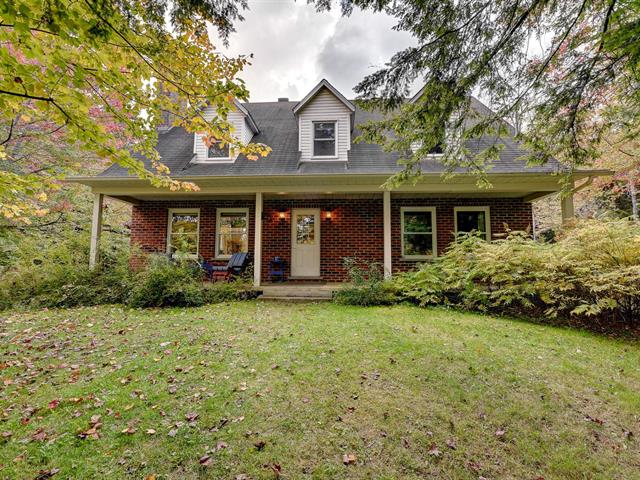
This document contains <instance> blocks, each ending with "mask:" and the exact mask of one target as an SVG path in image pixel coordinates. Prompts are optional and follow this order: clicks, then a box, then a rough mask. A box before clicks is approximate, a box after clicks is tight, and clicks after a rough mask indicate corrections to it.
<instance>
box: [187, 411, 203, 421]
mask: <svg viewBox="0 0 640 480" xmlns="http://www.w3.org/2000/svg"><path fill="white" fill-rule="evenodd" d="M198 416H199V415H198V414H197V413H196V412H187V413H185V414H184V418H186V419H187V421H188V422H195V421H196V420H197V419H198Z"/></svg>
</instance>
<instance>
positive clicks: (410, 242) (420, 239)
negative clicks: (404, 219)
mask: <svg viewBox="0 0 640 480" xmlns="http://www.w3.org/2000/svg"><path fill="white" fill-rule="evenodd" d="M403 255H406V256H418V255H424V256H430V255H433V235H430V234H416V233H413V234H412V233H409V234H405V236H404V252H403Z"/></svg>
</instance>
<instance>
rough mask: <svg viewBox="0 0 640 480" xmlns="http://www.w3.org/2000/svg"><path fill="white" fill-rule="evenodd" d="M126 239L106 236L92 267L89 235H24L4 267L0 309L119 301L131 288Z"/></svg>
mask: <svg viewBox="0 0 640 480" xmlns="http://www.w3.org/2000/svg"><path fill="white" fill-rule="evenodd" d="M128 259H129V248H128V239H126V238H124V239H121V238H109V239H105V241H103V245H102V250H101V263H100V264H99V265H98V266H97V268H96V269H95V270H90V269H89V266H88V265H89V237H88V235H86V234H77V233H76V232H70V233H69V234H68V235H67V236H65V237H62V238H55V239H41V238H37V237H24V238H23V239H22V240H21V242H20V244H19V248H15V249H13V251H12V263H11V264H9V265H5V266H3V267H2V270H1V272H0V274H1V275H0V309H6V308H11V307H19V306H25V307H73V306H77V305H98V304H103V303H121V302H122V301H123V300H124V299H125V297H126V294H127V292H128V289H129V283H130V280H131V274H130V272H129V265H128Z"/></svg>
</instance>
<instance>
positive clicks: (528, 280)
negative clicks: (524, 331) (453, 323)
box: [394, 220, 640, 322]
mask: <svg viewBox="0 0 640 480" xmlns="http://www.w3.org/2000/svg"><path fill="white" fill-rule="evenodd" d="M394 283H395V286H396V288H397V291H398V297H399V298H400V299H406V300H410V301H413V302H416V303H419V304H421V305H427V304H444V303H448V304H452V305H457V306H460V307H463V308H468V309H473V310H480V311H495V312H501V313H509V314H519V315H523V314H524V315H531V316H541V315H546V316H549V317H582V318H586V317H598V318H602V319H616V320H621V321H626V322H632V321H638V320H639V319H640V227H639V226H638V225H637V223H633V222H629V221H626V220H618V221H610V222H602V221H583V222H580V223H578V224H576V225H575V226H573V227H571V228H567V229H565V230H564V231H563V232H560V234H559V235H558V237H557V239H556V241H555V242H554V243H544V242H538V241H534V240H533V239H531V238H530V237H529V235H528V234H526V233H524V232H512V233H510V235H509V236H508V237H507V238H506V239H504V240H497V241H494V242H490V243H489V242H485V241H483V240H482V239H480V238H478V237H476V236H466V237H464V238H462V239H461V240H459V241H458V242H456V243H454V244H452V245H451V246H450V247H449V248H448V249H447V251H446V252H445V254H444V255H443V256H441V257H439V258H438V259H437V260H436V261H434V262H432V263H428V264H424V265H422V266H421V267H420V268H419V269H418V270H416V271H414V272H408V273H405V274H402V275H399V276H398V277H397V278H396V279H395V280H394Z"/></svg>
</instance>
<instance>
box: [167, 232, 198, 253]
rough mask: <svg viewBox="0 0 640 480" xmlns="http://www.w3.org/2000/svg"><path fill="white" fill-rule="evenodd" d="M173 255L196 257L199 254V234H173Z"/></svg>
mask: <svg viewBox="0 0 640 480" xmlns="http://www.w3.org/2000/svg"><path fill="white" fill-rule="evenodd" d="M171 253H179V254H180V253H182V254H188V255H196V254H197V253H198V234H197V233H184V234H172V235H171Z"/></svg>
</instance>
